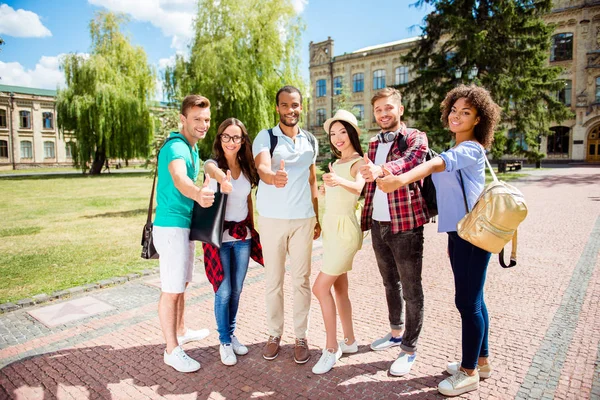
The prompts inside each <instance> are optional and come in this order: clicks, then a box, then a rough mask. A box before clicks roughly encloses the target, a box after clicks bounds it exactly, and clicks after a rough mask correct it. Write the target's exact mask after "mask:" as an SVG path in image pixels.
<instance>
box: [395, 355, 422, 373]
mask: <svg viewBox="0 0 600 400" xmlns="http://www.w3.org/2000/svg"><path fill="white" fill-rule="evenodd" d="M415 358H417V353H413V354H407V353H405V352H403V351H401V352H400V355H399V356H398V358H397V359H396V361H394V363H393V364H392V366H391V367H390V374H392V375H394V376H402V375H406V374H408V373H409V372H410V369H411V368H412V365H413V364H414V363H415Z"/></svg>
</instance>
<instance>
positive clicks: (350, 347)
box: [338, 338, 358, 354]
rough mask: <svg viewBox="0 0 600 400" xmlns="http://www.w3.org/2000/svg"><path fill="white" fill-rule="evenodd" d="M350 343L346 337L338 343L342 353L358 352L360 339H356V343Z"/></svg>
mask: <svg viewBox="0 0 600 400" xmlns="http://www.w3.org/2000/svg"><path fill="white" fill-rule="evenodd" d="M346 343H348V338H346V339H344V341H343V342H339V343H338V345H339V347H340V349H342V354H353V353H358V340H356V339H354V343H352V344H346Z"/></svg>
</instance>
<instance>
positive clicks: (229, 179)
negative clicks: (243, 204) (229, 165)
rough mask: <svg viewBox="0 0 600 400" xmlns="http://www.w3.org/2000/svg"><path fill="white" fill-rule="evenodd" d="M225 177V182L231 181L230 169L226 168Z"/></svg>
mask: <svg viewBox="0 0 600 400" xmlns="http://www.w3.org/2000/svg"><path fill="white" fill-rule="evenodd" d="M225 179H227V182H230V181H231V171H230V170H227V177H226V178H225Z"/></svg>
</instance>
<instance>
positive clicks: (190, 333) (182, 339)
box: [177, 328, 210, 346]
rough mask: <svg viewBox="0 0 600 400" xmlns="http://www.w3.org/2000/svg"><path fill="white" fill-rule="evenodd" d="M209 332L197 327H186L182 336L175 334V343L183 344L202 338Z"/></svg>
mask: <svg viewBox="0 0 600 400" xmlns="http://www.w3.org/2000/svg"><path fill="white" fill-rule="evenodd" d="M209 334H210V331H209V330H208V329H199V330H197V331H195V330H193V329H189V328H186V330H185V333H184V334H183V336H177V343H179V345H180V346H181V345H184V344H186V343H189V342H195V341H196V340H202V339H204V338H206V337H207V336H208V335H209Z"/></svg>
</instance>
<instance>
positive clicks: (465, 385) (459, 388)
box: [438, 370, 479, 396]
mask: <svg viewBox="0 0 600 400" xmlns="http://www.w3.org/2000/svg"><path fill="white" fill-rule="evenodd" d="M477 389H479V374H478V373H477V371H475V375H473V376H469V375H467V374H466V373H465V372H464V371H461V370H458V372H457V373H456V374H454V375H452V376H451V377H449V378H446V379H444V380H443V381H441V382H440V384H439V385H438V391H439V392H440V393H441V394H443V395H444V396H458V395H459V394H463V393H467V392H470V391H472V390H477Z"/></svg>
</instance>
